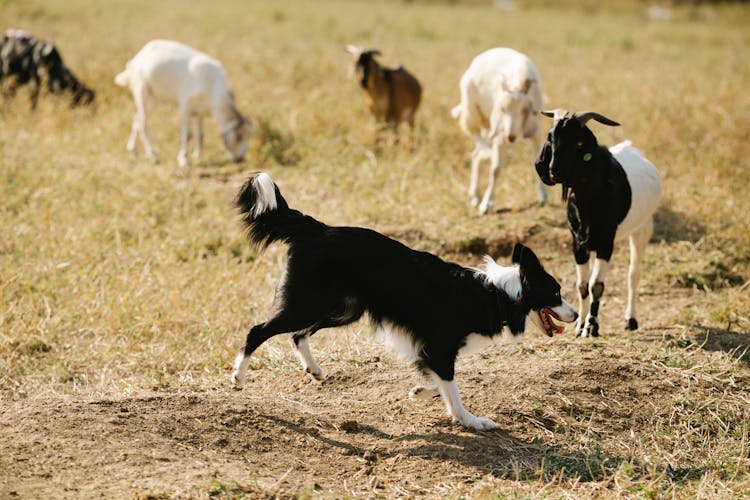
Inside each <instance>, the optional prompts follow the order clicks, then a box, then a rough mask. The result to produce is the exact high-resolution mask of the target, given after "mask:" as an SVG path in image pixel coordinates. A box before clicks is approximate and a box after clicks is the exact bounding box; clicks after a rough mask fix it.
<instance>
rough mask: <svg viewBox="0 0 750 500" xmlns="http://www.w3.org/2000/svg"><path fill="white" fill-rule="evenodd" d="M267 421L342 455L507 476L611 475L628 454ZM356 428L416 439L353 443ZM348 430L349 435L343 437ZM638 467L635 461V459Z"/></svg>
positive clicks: (505, 438)
mask: <svg viewBox="0 0 750 500" xmlns="http://www.w3.org/2000/svg"><path fill="white" fill-rule="evenodd" d="M261 416H262V417H263V418H266V419H267V420H269V421H270V422H273V423H274V424H276V425H278V426H280V427H283V428H284V430H285V431H286V432H294V433H297V434H300V435H302V436H305V437H306V438H307V439H315V440H317V441H319V442H320V443H322V444H324V445H326V446H329V447H332V448H336V449H338V450H339V451H340V452H341V453H342V454H345V455H356V456H359V457H365V458H366V459H367V457H371V459H372V457H375V458H374V460H380V459H388V458H393V457H395V456H397V455H407V456H409V457H415V458H420V459H428V460H436V461H449V462H453V463H456V464H459V465H462V466H466V467H471V468H473V469H476V471H477V472H478V473H480V474H483V475H484V474H491V475H493V476H494V477H497V478H502V479H511V480H524V481H530V480H539V479H543V480H551V479H553V478H558V479H574V480H579V481H601V480H603V479H604V478H605V477H608V476H611V475H612V474H613V473H614V472H615V471H616V470H617V468H618V467H619V466H620V464H621V463H623V462H625V461H631V462H632V459H629V458H626V457H620V456H615V455H608V454H605V453H602V452H600V451H596V450H594V451H592V452H591V453H584V452H581V451H571V450H567V449H564V448H563V447H561V446H557V445H554V446H546V445H544V444H542V443H536V442H532V443H528V442H524V441H521V440H519V439H517V438H514V437H513V436H510V435H509V434H508V433H507V432H505V431H502V430H495V431H485V432H472V433H469V432H464V431H463V430H461V431H459V432H455V433H453V432H442V431H436V432H435V433H430V434H419V433H405V434H400V435H391V434H387V433H385V432H382V431H381V430H379V429H377V428H375V427H373V426H370V425H366V424H360V423H353V424H351V425H349V426H347V430H346V433H342V434H341V435H342V438H340V439H335V438H332V437H326V436H323V435H321V433H320V432H319V431H318V429H316V428H311V427H306V426H305V425H304V424H297V423H293V422H291V421H289V420H286V419H284V418H282V417H279V416H276V415H268V414H265V415H261ZM357 434H367V435H369V436H371V437H374V438H377V439H379V440H384V441H390V442H407V443H410V442H415V443H414V445H413V446H408V445H407V446H402V445H399V446H398V447H397V449H386V448H383V447H380V446H377V445H376V446H374V447H373V446H370V445H368V447H367V448H364V447H362V446H359V445H358V444H356V443H355V442H356V438H355V436H356V435H357ZM346 436H352V438H353V439H352V440H346ZM636 467H637V464H636Z"/></svg>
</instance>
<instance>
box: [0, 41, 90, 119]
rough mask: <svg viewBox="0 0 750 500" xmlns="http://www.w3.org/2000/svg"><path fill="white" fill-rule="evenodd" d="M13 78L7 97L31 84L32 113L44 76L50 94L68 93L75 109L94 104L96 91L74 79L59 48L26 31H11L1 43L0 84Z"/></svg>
mask: <svg viewBox="0 0 750 500" xmlns="http://www.w3.org/2000/svg"><path fill="white" fill-rule="evenodd" d="M11 76H14V77H15V80H14V81H13V83H12V84H11V85H10V87H9V88H8V91H7V92H6V93H8V94H10V95H13V94H15V91H16V89H17V88H18V87H19V86H21V85H25V84H27V83H30V84H31V109H34V108H36V103H37V99H38V98H39V87H40V85H41V81H42V79H43V78H44V77H45V76H46V80H47V90H49V92H50V93H62V92H64V91H66V90H67V91H69V92H70V93H71V94H72V96H73V101H72V105H73V106H77V105H79V104H90V103H91V102H93V101H94V97H95V93H94V91H93V90H91V89H90V88H88V87H87V86H86V85H84V84H83V83H81V82H80V81H79V80H78V79H77V78H76V77H75V76H74V75H73V73H72V72H71V71H70V69H68V67H67V66H66V65H65V63H64V62H63V60H62V57H61V56H60V52H59V51H58V50H57V47H55V45H54V44H53V43H52V42H48V41H45V40H39V39H37V38H35V37H34V36H32V35H31V33H29V32H28V31H25V30H20V29H9V30H7V31H6V32H5V33H4V34H3V38H2V41H0V82H2V80H3V78H8V77H11Z"/></svg>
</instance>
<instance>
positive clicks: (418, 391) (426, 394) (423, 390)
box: [409, 385, 440, 399]
mask: <svg viewBox="0 0 750 500" xmlns="http://www.w3.org/2000/svg"><path fill="white" fill-rule="evenodd" d="M439 395H440V392H439V391H438V390H437V387H425V386H423V385H417V386H414V387H412V388H411V390H410V391H409V399H432V398H435V397H437V396H439Z"/></svg>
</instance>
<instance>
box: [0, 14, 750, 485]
mask: <svg viewBox="0 0 750 500" xmlns="http://www.w3.org/2000/svg"><path fill="white" fill-rule="evenodd" d="M507 4H508V2H498V3H497V4H494V5H493V4H492V3H491V2H468V3H453V2H444V3H443V2H435V3H434V2H426V1H424V2H422V1H413V2H396V1H382V2H380V1H378V2H368V1H357V2H352V1H343V0H342V1H325V2H322V1H310V2H302V1H292V0H278V1H273V2H262V1H253V2H245V1H240V0H226V1H224V0H217V1H214V2H182V1H178V0H168V1H159V2H153V1H151V2H149V1H144V0H134V1H127V2H97V1H93V0H67V1H65V2H60V1H53V0H0V29H6V28H9V27H23V28H25V29H28V30H29V31H31V32H32V33H34V34H36V35H38V36H40V37H43V38H48V39H51V40H54V41H55V42H56V43H57V44H58V47H59V48H60V50H61V53H62V55H63V57H64V59H65V61H66V62H67V63H68V64H69V66H70V67H71V68H72V69H73V70H74V72H75V73H76V74H77V75H78V76H79V77H80V78H81V79H82V80H83V81H85V82H86V83H87V84H89V85H90V86H92V87H93V88H95V89H96V91H97V92H98V95H97V102H96V105H95V106H94V107H92V108H89V109H80V108H77V109H70V108H69V106H68V100H67V99H66V98H61V97H56V96H50V95H46V94H43V95H42V96H41V98H40V104H39V108H38V109H37V110H36V111H34V112H32V111H30V110H29V106H28V90H27V89H21V90H19V92H18V94H17V95H16V96H15V98H13V99H9V98H3V97H0V498H19V497H20V498H44V497H47V498H80V497H100V496H103V497H107V498H123V497H126V498H127V497H137V498H184V497H204V498H205V497H206V496H210V497H219V498H225V497H229V498H239V497H247V498H263V497H268V498H273V497H279V498H292V497H302V498H317V497H324V498H329V497H331V498H332V497H336V498H338V497H354V496H368V497H369V496H382V497H396V496H406V497H422V496H425V497H433V498H434V497H438V498H467V497H476V498H496V497H501V498H503V497H506V496H507V497H513V498H516V497H518V498H540V497H543V498H584V497H594V498H605V497H606V498H610V497H639V498H667V497H677V498H695V497H698V498H718V497H721V498H728V497H741V496H745V495H748V494H750V392H748V389H749V387H750V352H749V351H748V348H749V347H750V288H748V282H749V281H748V280H749V279H750V237H749V236H750V225H749V223H748V220H749V219H750V197H748V195H747V193H748V185H749V184H750V159H749V158H750V94H749V93H748V89H750V65H749V64H748V61H750V30H748V29H747V28H748V26H750V7H748V6H747V5H741V4H739V5H738V4H727V5H725V4H720V5H718V6H714V7H706V6H681V7H677V8H675V9H674V11H673V16H672V17H671V19H670V20H665V21H649V20H648V19H647V18H646V17H645V15H644V12H645V8H646V6H647V4H646V3H641V2H627V1H624V0H623V1H618V2H613V3H612V4H611V5H610V6H609V7H607V8H605V7H601V6H599V7H597V5H603V4H604V2H587V3H586V2H584V3H580V4H577V3H576V2H572V1H571V2H542V1H532V2H521V1H518V2H515V8H514V9H511V10H507V9H505V8H500V7H503V6H505V5H507ZM607 4H608V5H609V4H610V3H609V2H607ZM153 38H173V39H176V40H180V41H183V42H185V43H188V44H190V45H192V46H194V47H197V48H199V49H201V50H203V51H205V52H208V53H209V54H211V55H213V56H215V57H216V58H218V59H219V60H221V61H222V62H223V63H224V66H225V68H226V70H227V73H228V75H229V79H230V82H231V85H232V87H233V89H234V92H235V95H236V97H237V101H238V105H239V107H240V109H241V110H243V111H244V112H245V113H247V114H248V115H249V116H250V117H251V119H252V121H253V123H254V125H255V127H256V131H257V133H256V135H255V137H254V139H253V141H252V142H251V146H250V151H249V154H248V157H247V160H246V162H245V163H243V164H234V163H231V162H230V161H229V156H228V154H227V153H226V152H225V151H224V150H223V147H222V145H221V141H220V139H219V137H218V130H217V127H216V124H215V123H214V122H212V121H210V122H208V124H207V127H206V128H207V131H206V132H207V135H206V145H205V149H204V157H203V158H202V159H201V160H200V161H199V162H198V163H197V164H194V165H193V166H191V167H190V168H189V169H180V168H179V167H178V166H177V163H176V159H175V158H176V155H177V150H178V146H179V145H178V142H179V138H178V127H179V124H178V120H177V113H176V110H175V109H174V108H173V107H170V106H168V105H160V106H157V107H156V109H155V110H154V112H153V114H152V115H151V116H152V119H151V121H150V131H151V137H152V140H153V142H154V145H155V146H156V148H157V150H158V152H159V153H160V156H161V158H162V163H160V164H158V165H153V164H151V163H150V162H149V161H147V160H146V159H145V157H144V154H143V151H142V149H141V148H140V146H139V150H138V153H137V154H136V155H135V156H131V155H129V154H128V153H127V152H126V151H125V142H126V140H127V136H128V133H129V131H130V122H131V119H132V114H133V110H134V108H133V104H132V99H131V97H130V95H129V92H128V91H126V90H125V89H122V88H119V87H117V86H115V84H114V83H113V78H114V75H115V74H117V73H118V72H119V71H121V70H122V69H123V68H124V65H125V63H126V62H127V60H128V59H129V58H130V57H131V56H132V55H134V54H135V52H136V51H137V50H138V49H139V48H140V47H141V46H142V45H143V44H144V43H145V42H146V41H148V40H150V39H153ZM346 43H356V44H362V45H367V46H373V47H378V48H379V49H380V50H381V51H382V52H383V54H384V55H383V58H382V60H383V61H384V62H385V63H388V64H396V63H398V62H403V63H404V64H405V65H406V66H407V67H408V68H409V69H410V70H412V71H413V72H414V73H415V74H416V75H417V76H418V77H419V78H420V79H421V81H422V83H423V85H424V87H425V93H424V100H423V106H422V108H421V110H420V113H419V115H418V118H419V123H420V127H419V130H418V131H417V133H416V134H415V137H413V140H412V141H411V142H412V143H411V145H409V144H408V141H403V142H402V143H401V144H399V145H393V144H390V145H387V146H386V147H384V148H383V150H382V151H380V152H378V154H375V153H374V152H373V145H374V142H373V127H372V125H371V120H370V117H369V116H368V113H367V111H366V106H365V101H364V97H363V95H362V94H361V91H360V90H359V89H358V88H357V86H356V83H355V82H354V80H353V77H352V74H351V59H350V56H349V55H348V54H346V53H345V52H344V50H343V46H344V44H346ZM492 46H511V47H514V48H517V49H519V50H521V51H523V52H525V53H527V54H529V55H530V56H531V58H532V59H534V60H535V62H536V63H537V65H538V67H539V68H540V71H541V74H542V77H543V79H544V86H545V94H546V96H547V99H548V103H549V106H550V107H566V108H569V109H584V108H585V109H594V110H596V111H600V112H602V113H604V114H606V115H608V116H610V117H611V118H613V119H616V120H618V121H620V122H621V123H622V124H623V125H622V127H619V128H608V127H604V126H599V125H592V128H593V129H594V131H595V133H596V134H597V136H598V137H599V139H600V141H601V142H602V143H605V144H613V143H614V142H616V141H619V140H622V139H626V138H628V139H631V140H633V142H634V143H635V144H636V145H637V146H638V147H639V148H640V149H642V150H643V151H644V152H646V154H647V155H648V156H649V157H650V158H651V159H652V160H653V162H654V163H655V164H656V165H657V166H658V167H659V169H660V170H661V172H662V174H663V176H664V199H663V202H662V205H661V207H660V209H659V211H658V213H657V217H656V228H655V234H654V237H653V240H652V242H651V244H650V245H649V248H648V252H647V256H646V262H645V268H644V274H643V277H642V281H641V307H640V317H639V320H640V324H641V329H640V330H639V331H637V332H632V333H631V332H625V331H623V330H622V323H623V320H622V317H623V314H624V307H625V286H624V282H625V275H626V269H627V254H628V252H627V249H626V248H625V247H623V246H621V247H620V248H619V250H616V255H615V257H614V259H613V266H612V270H611V272H610V274H609V276H608V281H607V292H606V294H605V299H604V301H603V305H602V316H601V318H602V330H603V331H602V336H601V337H599V338H597V339H585V340H582V339H576V338H574V336H573V334H572V333H571V331H570V330H571V329H570V328H568V331H567V332H566V333H565V334H564V335H561V336H559V337H556V338H554V339H547V338H546V337H543V336H541V335H540V334H538V332H533V333H531V334H530V335H527V336H526V339H525V341H524V343H522V344H519V345H515V346H507V347H501V348H498V349H495V350H490V351H487V352H485V353H483V354H477V355H474V356H472V357H467V358H465V359H462V360H461V361H460V363H459V366H458V375H457V380H458V383H459V385H460V387H461V390H462V393H463V395H464V399H465V404H466V406H467V407H468V408H469V409H470V410H471V411H473V412H474V413H475V414H477V415H482V416H488V417H491V418H493V419H494V420H495V421H496V422H497V423H498V425H499V430H497V431H491V432H484V433H475V432H468V431H466V430H463V429H461V428H457V427H455V426H453V425H451V424H450V421H449V419H448V418H447V417H446V416H445V412H444V408H443V405H442V402H440V401H438V400H434V401H428V402H424V401H412V400H410V399H408V397H407V391H408V389H409V388H410V387H411V386H413V385H415V384H417V383H419V382H420V377H419V375H418V374H417V373H416V372H415V371H414V370H413V369H412V368H410V367H408V366H404V365H402V364H401V363H399V362H398V361H396V360H394V359H393V358H391V357H389V356H388V354H387V352H385V350H384V348H383V347H382V346H381V345H380V344H378V343H377V342H373V340H372V337H371V332H370V326H369V324H368V323H367V322H365V321H363V322H361V323H357V324H355V325H354V326H353V327H348V328H343V329H340V330H335V331H328V332H321V333H320V334H318V335H317V336H316V337H315V338H314V339H313V341H312V347H313V350H314V351H315V353H316V355H317V357H318V359H319V361H320V362H321V364H322V365H323V367H324V368H325V369H326V370H327V372H328V374H329V378H328V379H327V380H326V381H324V382H323V383H316V382H314V381H312V380H311V379H309V378H308V377H306V376H305V374H304V373H303V372H302V370H300V368H299V366H298V363H297V361H296V359H295V358H294V356H293V355H292V351H291V348H290V347H289V345H288V340H287V339H282V338H278V339H274V340H272V341H270V342H268V343H267V344H266V345H264V346H263V347H262V348H261V349H260V350H259V351H258V352H257V354H256V356H255V359H254V362H253V364H252V365H251V370H250V372H249V377H248V378H249V380H248V384H247V387H246V388H245V390H244V391H242V392H236V391H233V390H231V389H230V387H229V374H230V371H231V363H232V361H233V358H234V355H235V353H236V351H237V349H239V348H240V347H241V345H242V343H243V341H244V336H245V333H246V331H247V329H248V328H249V327H251V326H252V325H253V324H255V323H256V322H259V321H262V320H263V319H264V318H265V315H266V313H267V310H268V307H269V305H270V302H271V299H272V295H273V290H274V286H275V283H276V280H277V279H278V277H279V274H280V271H281V265H282V263H283V259H284V255H285V252H284V249H283V248H280V247H272V248H271V249H269V250H268V251H266V252H265V253H263V254H261V255H258V254H257V253H256V252H255V251H254V250H253V249H251V248H249V247H248V245H247V243H246V241H245V240H244V237H243V234H242V231H241V228H240V226H239V223H238V217H237V215H236V213H235V212H234V210H233V209H232V207H231V201H232V198H233V196H234V194H235V193H236V191H237V189H238V187H239V185H240V183H241V182H242V180H243V179H244V178H245V177H246V176H247V175H248V174H249V173H250V172H252V171H256V170H264V171H267V172H269V173H270V175H271V176H272V177H273V178H274V179H275V180H276V181H277V182H278V184H279V186H280V188H281V190H282V192H283V193H284V195H285V197H286V198H287V200H288V201H289V203H290V204H291V205H293V206H294V207H295V208H298V209H300V210H302V211H304V212H306V213H309V214H311V215H313V216H315V217H316V218H319V219H321V220H323V221H325V222H328V223H330V224H346V225H361V226H367V227H370V228H373V229H376V230H378V231H381V232H383V233H386V234H388V235H390V236H392V237H395V238H397V239H399V240H401V241H403V242H405V243H407V244H409V245H410V246H412V247H415V248H418V249H422V250H428V251H432V252H434V253H437V254H438V255H440V256H441V257H443V258H446V259H449V260H453V261H456V262H459V263H462V264H465V265H478V264H479V263H480V260H481V256H482V254H484V253H490V254H492V255H493V256H495V257H496V258H497V259H498V260H499V261H501V262H507V261H508V258H509V257H508V253H509V250H510V248H511V245H512V244H513V243H514V242H515V241H522V242H524V243H526V244H528V245H530V246H531V247H532V248H534V250H535V251H536V252H537V253H538V254H539V255H540V257H541V259H542V261H543V263H544V264H545V266H546V267H547V269H548V270H549V271H550V272H552V273H553V274H554V275H555V276H557V277H558V278H559V279H560V280H561V282H562V284H563V292H564V295H565V296H566V297H567V298H568V300H569V301H575V295H574V280H575V271H574V265H573V260H572V256H571V252H570V236H569V234H568V231H567V228H566V225H565V222H564V209H563V206H562V204H561V202H560V193H559V190H555V191H554V192H552V193H551V198H552V203H551V204H550V205H548V206H545V207H540V206H538V205H537V204H536V203H535V191H534V188H533V180H534V175H535V173H534V170H533V168H532V166H531V161H530V158H531V156H532V151H531V150H530V148H529V147H528V145H526V144H522V145H520V146H519V145H515V147H513V148H509V149H508V150H507V151H506V152H505V153H504V155H503V169H502V173H501V177H500V182H499V189H498V197H497V202H496V210H495V212H493V213H492V214H490V215H488V216H485V217H478V216H476V215H475V212H474V210H473V209H471V207H470V206H469V204H468V196H467V194H466V187H467V184H468V176H469V173H468V152H469V150H470V147H471V146H470V143H469V140H468V139H467V138H466V137H464V136H463V135H462V134H461V133H460V131H459V129H458V127H457V125H456V123H455V122H454V121H453V120H452V119H451V118H450V115H449V110H450V108H451V107H452V106H453V105H454V104H456V102H457V100H458V80H459V78H460V75H461V74H462V72H463V71H464V69H465V68H466V67H467V66H468V64H469V62H470V60H471V58H472V57H473V56H474V55H476V54H477V53H479V52H480V51H482V50H484V49H486V48H489V47H492ZM546 125H548V122H545V126H546Z"/></svg>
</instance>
